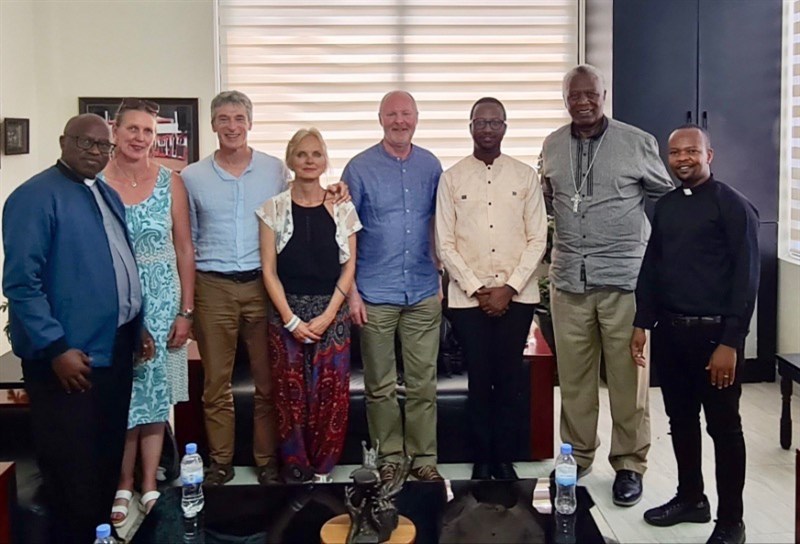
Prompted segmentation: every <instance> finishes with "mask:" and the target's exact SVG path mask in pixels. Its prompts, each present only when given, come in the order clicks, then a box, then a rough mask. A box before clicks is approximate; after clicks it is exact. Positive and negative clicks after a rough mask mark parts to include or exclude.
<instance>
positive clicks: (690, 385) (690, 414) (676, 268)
mask: <svg viewBox="0 0 800 544" xmlns="http://www.w3.org/2000/svg"><path fill="white" fill-rule="evenodd" d="M713 157H714V151H713V150H712V149H711V145H710V141H709V137H708V134H707V133H706V132H705V131H704V130H703V129H701V128H700V127H698V126H695V125H684V126H682V127H680V128H678V129H677V130H675V131H674V132H673V133H672V134H671V135H670V138H669V166H670V168H671V169H672V172H673V173H674V174H675V177H676V178H677V179H678V180H679V181H681V182H682V186H681V187H679V188H677V189H675V190H674V191H672V192H671V193H669V194H667V195H666V196H664V197H663V198H661V200H659V201H658V203H657V204H656V212H655V218H654V220H653V232H652V235H651V236H650V242H649V244H648V246H647V251H646V252H645V256H644V262H643V263H642V268H641V271H640V273H639V281H638V285H637V288H636V303H637V311H636V319H635V321H634V327H635V328H634V332H633V336H632V338H631V354H632V356H633V358H634V361H635V362H636V364H637V365H640V366H644V365H645V359H644V346H645V342H646V335H645V329H653V328H656V327H657V328H658V329H659V330H661V331H663V334H664V336H665V342H664V349H666V354H665V355H666V357H665V359H664V360H665V363H664V364H662V365H658V367H657V368H656V371H657V372H658V376H659V379H660V380H661V392H662V394H663V397H664V407H665V409H666V412H667V415H668V416H669V423H670V429H671V432H672V446H673V449H674V450H675V458H676V460H677V464H678V493H677V495H676V496H675V497H674V498H673V499H672V500H670V501H669V502H667V503H666V504H664V505H662V506H659V507H657V508H653V509H650V510H648V511H647V512H645V514H644V519H645V521H646V522H647V523H650V524H651V525H657V526H661V527H668V526H672V525H675V524H677V523H683V522H693V523H706V522H708V521H710V519H711V515H710V508H709V503H708V499H707V497H706V496H705V495H704V494H703V474H702V470H701V468H702V456H701V449H700V448H701V446H700V444H701V441H700V406H701V405H702V407H703V409H704V411H705V416H706V422H707V429H708V434H709V435H711V438H712V439H713V441H714V455H715V462H716V476H717V495H718V499H719V506H718V508H717V523H716V527H715V529H714V531H713V533H712V535H711V538H710V539H709V541H708V542H709V543H717V542H720V543H721V542H726V543H727V542H735V543H740V542H744V541H745V528H744V523H743V521H742V511H743V506H742V491H743V489H744V474H745V447H744V435H743V434H742V424H741V418H740V417H739V397H740V396H741V393H742V388H741V381H740V379H739V377H738V375H737V365H738V364H740V363H741V362H742V361H743V360H744V357H743V355H744V339H745V336H747V332H748V325H749V323H750V318H751V316H752V315H753V307H754V305H755V299H756V293H757V291H758V279H759V253H758V212H757V211H756V209H755V208H754V207H753V205H752V204H750V202H748V201H747V199H746V198H745V197H744V196H742V195H741V194H739V193H738V192H737V191H735V190H734V189H732V188H730V187H729V186H727V185H725V184H724V183H722V182H720V181H718V180H716V179H714V177H713V175H712V174H711V160H712V159H713Z"/></svg>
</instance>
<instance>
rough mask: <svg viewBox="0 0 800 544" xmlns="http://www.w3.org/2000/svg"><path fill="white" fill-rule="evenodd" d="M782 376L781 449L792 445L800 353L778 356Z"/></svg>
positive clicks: (779, 371)
mask: <svg viewBox="0 0 800 544" xmlns="http://www.w3.org/2000/svg"><path fill="white" fill-rule="evenodd" d="M775 359H776V360H777V361H778V374H780V376H781V399H782V402H781V447H782V448H783V449H785V450H788V449H789V448H790V447H791V445H792V382H798V383H800V353H786V354H780V353H779V354H777V355H776V356H775Z"/></svg>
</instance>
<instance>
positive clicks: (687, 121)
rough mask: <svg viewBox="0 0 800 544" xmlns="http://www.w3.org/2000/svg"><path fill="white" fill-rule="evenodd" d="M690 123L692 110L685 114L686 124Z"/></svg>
mask: <svg viewBox="0 0 800 544" xmlns="http://www.w3.org/2000/svg"><path fill="white" fill-rule="evenodd" d="M691 123H692V110H689V111H687V112H686V124H687V125H690V124H691Z"/></svg>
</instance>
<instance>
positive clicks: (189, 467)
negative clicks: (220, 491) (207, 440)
mask: <svg viewBox="0 0 800 544" xmlns="http://www.w3.org/2000/svg"><path fill="white" fill-rule="evenodd" d="M181 485H182V486H183V494H182V496H181V508H182V509H183V515H184V516H185V517H187V518H193V517H195V516H196V515H197V513H198V512H200V510H202V509H203V506H204V504H205V498H204V497H203V459H201V458H200V455H199V454H198V453H197V444H195V443H190V444H186V455H184V456H183V459H181Z"/></svg>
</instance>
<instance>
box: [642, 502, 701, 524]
mask: <svg viewBox="0 0 800 544" xmlns="http://www.w3.org/2000/svg"><path fill="white" fill-rule="evenodd" d="M644 520H645V521H646V522H647V523H649V524H650V525H655V526H656V527H672V526H673V525H677V524H678V523H708V522H709V521H711V509H710V507H709V505H708V498H707V497H706V496H705V495H703V498H702V499H700V500H699V501H687V500H683V499H680V498H678V497H674V498H673V499H672V500H671V501H669V502H668V503H666V504H662V505H661V506H657V507H656V508H651V509H650V510H648V511H647V512H645V513H644Z"/></svg>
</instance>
